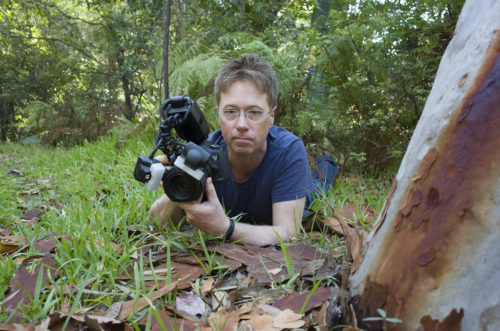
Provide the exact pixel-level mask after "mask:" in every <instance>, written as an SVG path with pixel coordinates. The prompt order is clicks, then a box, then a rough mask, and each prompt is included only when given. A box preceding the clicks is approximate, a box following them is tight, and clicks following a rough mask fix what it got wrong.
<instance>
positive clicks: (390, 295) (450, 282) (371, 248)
mask: <svg viewBox="0 0 500 331" xmlns="http://www.w3.org/2000/svg"><path fill="white" fill-rule="evenodd" d="M499 54H500V1H499V0H467V1H466V3H465V5H464V7H463V9H462V13H461V15H460V18H459V21H458V23H457V27H456V30H455V35H454V37H453V39H452V41H451V42H450V44H449V45H448V48H447V49H446V52H445V54H444V56H443V58H442V60H441V63H440V66H439V70H438V72H437V76H436V79H435V82H434V85H433V88H432V91H431V93H430V95H429V97H428V100H427V103H426V105H425V108H424V111H423V113H422V117H421V118H420V121H419V123H418V125H417V127H416V129H415V132H414V134H413V137H412V139H411V141H410V144H409V146H408V149H407V151H406V154H405V156H404V159H403V161H402V164H401V167H400V169H399V171H398V174H397V176H396V179H395V180H394V183H393V189H392V190H391V193H390V194H389V196H388V198H387V200H386V203H385V206H384V210H383V211H382V212H381V214H380V216H379V219H378V221H377V224H376V227H375V228H374V230H373V231H372V233H371V234H370V236H369V237H368V240H367V243H366V244H365V247H364V251H363V254H364V255H363V261H362V263H361V265H360V266H359V268H358V269H357V270H355V272H354V274H352V275H351V277H350V288H351V293H352V296H353V307H354V310H355V311H356V315H357V319H358V321H361V320H362V318H364V317H368V316H379V315H378V313H377V311H376V309H377V308H382V309H384V310H385V311H386V313H387V316H389V317H398V318H400V319H401V320H403V324H392V323H389V324H388V326H389V329H399V330H440V329H441V330H460V329H462V330H500V285H499V281H500V57H499ZM361 326H362V327H364V328H368V329H372V328H374V329H375V328H377V327H380V326H381V324H378V325H377V324H374V323H373V322H369V323H368V322H366V323H364V324H363V322H361Z"/></svg>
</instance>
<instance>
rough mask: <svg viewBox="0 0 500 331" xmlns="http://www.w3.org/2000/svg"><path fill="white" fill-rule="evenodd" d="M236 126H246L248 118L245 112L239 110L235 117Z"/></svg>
mask: <svg viewBox="0 0 500 331" xmlns="http://www.w3.org/2000/svg"><path fill="white" fill-rule="evenodd" d="M236 126H237V127H248V119H247V117H246V116H245V113H243V112H240V113H239V114H238V117H237V118H236Z"/></svg>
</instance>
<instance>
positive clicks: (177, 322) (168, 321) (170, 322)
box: [137, 310, 210, 331]
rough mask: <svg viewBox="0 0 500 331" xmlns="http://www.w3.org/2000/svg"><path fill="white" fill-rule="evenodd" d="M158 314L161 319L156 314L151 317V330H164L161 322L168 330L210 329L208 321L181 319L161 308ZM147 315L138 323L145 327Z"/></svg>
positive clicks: (200, 330) (191, 330)
mask: <svg viewBox="0 0 500 331" xmlns="http://www.w3.org/2000/svg"><path fill="white" fill-rule="evenodd" d="M158 314H159V315H160V320H161V321H158V319H157V318H156V316H155V315H153V316H152V318H151V331H163V330H164V329H163V327H162V326H160V323H162V324H163V325H164V326H165V328H166V329H167V330H168V331H177V330H179V331H180V330H183V331H195V330H199V331H205V330H207V331H210V330H209V329H207V328H206V326H207V324H206V323H201V322H193V321H189V320H186V319H180V318H173V317H170V316H169V315H168V313H167V312H166V311H165V310H160V311H158ZM147 319H148V317H147V316H144V317H143V318H142V319H141V320H140V321H139V322H138V323H137V324H139V325H140V326H141V327H144V326H145V325H146V323H147Z"/></svg>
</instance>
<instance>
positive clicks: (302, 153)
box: [208, 126, 313, 225]
mask: <svg viewBox="0 0 500 331" xmlns="http://www.w3.org/2000/svg"><path fill="white" fill-rule="evenodd" d="M208 139H209V140H210V141H211V142H213V143H215V144H218V145H220V146H222V148H224V150H225V151H226V152H227V145H226V142H225V141H224V137H223V136H222V133H221V131H220V130H217V131H215V132H213V133H212V134H211V135H210V136H209V138H208ZM214 186H215V190H216V191H217V196H218V198H219V201H220V202H221V204H222V206H223V207H224V208H225V210H226V211H227V212H228V213H229V216H230V217H233V216H236V215H239V214H243V215H242V219H241V221H243V222H247V223H254V224H262V225H272V223H273V221H272V219H273V218H272V204H273V203H275V202H282V201H289V200H295V199H299V198H303V197H305V196H307V195H308V194H309V193H311V192H312V190H313V184H312V178H311V173H310V170H309V164H308V161H307V154H306V150H305V147H304V143H303V142H302V140H300V139H299V138H298V137H297V136H295V135H293V134H292V133H290V132H289V131H287V130H285V129H284V128H282V127H279V126H273V127H271V129H270V130H269V134H268V136H267V149H266V154H265V156H264V159H263V160H262V162H261V163H260V164H259V166H258V167H257V169H255V171H254V172H253V174H252V175H251V176H250V178H248V180H246V181H245V182H237V181H236V180H235V179H234V178H233V176H232V175H231V177H230V178H229V179H228V180H226V181H225V182H223V183H219V184H215V185H214Z"/></svg>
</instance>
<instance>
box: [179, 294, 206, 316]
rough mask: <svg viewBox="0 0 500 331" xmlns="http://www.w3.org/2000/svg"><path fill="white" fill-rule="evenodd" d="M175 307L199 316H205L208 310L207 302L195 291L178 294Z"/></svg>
mask: <svg viewBox="0 0 500 331" xmlns="http://www.w3.org/2000/svg"><path fill="white" fill-rule="evenodd" d="M175 309H177V310H178V311H180V312H185V313H187V314H189V315H192V316H196V317H198V318H203V317H204V316H205V312H206V307H205V302H203V300H202V299H201V298H200V297H199V296H197V295H196V294H194V293H193V292H188V293H184V294H181V295H179V296H177V298H175Z"/></svg>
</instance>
